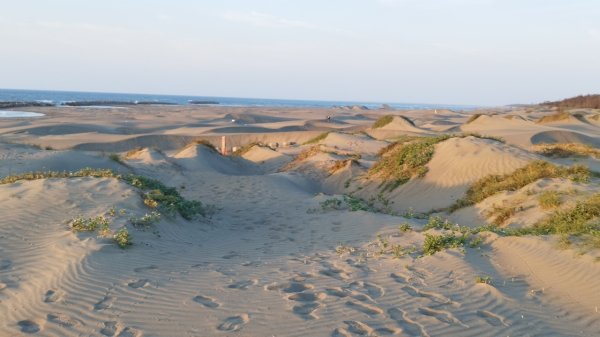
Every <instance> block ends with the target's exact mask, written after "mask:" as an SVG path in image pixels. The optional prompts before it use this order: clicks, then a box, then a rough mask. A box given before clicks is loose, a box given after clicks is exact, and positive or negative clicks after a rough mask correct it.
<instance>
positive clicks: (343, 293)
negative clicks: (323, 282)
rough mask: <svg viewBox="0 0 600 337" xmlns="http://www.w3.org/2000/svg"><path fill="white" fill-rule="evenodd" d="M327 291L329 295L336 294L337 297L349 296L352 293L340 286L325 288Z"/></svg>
mask: <svg viewBox="0 0 600 337" xmlns="http://www.w3.org/2000/svg"><path fill="white" fill-rule="evenodd" d="M325 293H327V295H331V296H335V297H340V298H343V297H348V296H349V295H350V293H349V292H348V291H346V290H344V289H342V288H340V287H335V288H325Z"/></svg>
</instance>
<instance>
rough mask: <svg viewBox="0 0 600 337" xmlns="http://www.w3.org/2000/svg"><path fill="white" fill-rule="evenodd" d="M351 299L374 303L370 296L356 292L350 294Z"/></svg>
mask: <svg viewBox="0 0 600 337" xmlns="http://www.w3.org/2000/svg"><path fill="white" fill-rule="evenodd" d="M352 298H353V299H355V300H358V301H361V302H365V303H375V300H374V299H372V298H371V296H369V295H367V294H363V293H359V292H356V291H353V292H352Z"/></svg>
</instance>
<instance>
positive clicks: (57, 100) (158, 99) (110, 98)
mask: <svg viewBox="0 0 600 337" xmlns="http://www.w3.org/2000/svg"><path fill="white" fill-rule="evenodd" d="M90 101H95V102H128V103H135V102H144V103H146V104H147V103H151V102H155V103H157V104H161V103H162V104H179V105H185V104H189V103H190V101H202V102H218V104H219V105H223V106H250V107H258V106H265V107H307V108H331V107H335V106H353V105H360V106H366V107H368V108H370V109H376V108H380V107H381V106H382V104H387V105H389V106H390V107H392V108H394V109H401V110H410V109H451V110H472V109H475V108H477V106H474V105H448V104H421V103H393V102H360V101H313V100H295V99H263V98H239V97H210V96H178V95H159V94H124V93H108V92H77V91H46V90H20V89H0V102H43V103H50V104H55V105H60V104H63V103H65V102H90Z"/></svg>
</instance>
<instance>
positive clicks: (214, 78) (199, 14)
mask: <svg viewBox="0 0 600 337" xmlns="http://www.w3.org/2000/svg"><path fill="white" fill-rule="evenodd" d="M0 88H18V89H44V90H76V91H103V92H128V93H161V94H182V95H200V96H221V97H255V98H282V99H286V98H287V99H315V100H345V101H371V102H394V103H442V104H478V105H504V104H513V103H537V102H542V101H546V100H556V99H561V98H565V97H571V96H575V95H579V94H588V93H600V1H598V0H319V1H317V0H252V1H250V0H218V1H217V0H214V1H206V0H196V1H192V0H189V1H184V0H169V1H164V0H163V1H159V0H144V1H142V0H102V1H89V0H88V1H82V0H53V1H46V0H38V1H35V0H19V1H3V4H2V5H1V6H0Z"/></svg>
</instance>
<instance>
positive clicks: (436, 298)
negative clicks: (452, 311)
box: [402, 285, 452, 304]
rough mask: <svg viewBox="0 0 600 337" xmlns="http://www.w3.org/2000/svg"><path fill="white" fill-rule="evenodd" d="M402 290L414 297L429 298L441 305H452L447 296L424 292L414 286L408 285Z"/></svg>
mask: <svg viewBox="0 0 600 337" xmlns="http://www.w3.org/2000/svg"><path fill="white" fill-rule="evenodd" d="M402 290H404V291H405V292H406V293H407V294H409V295H411V296H413V297H423V298H427V299H429V300H431V301H434V302H438V303H440V304H451V303H452V301H451V300H450V299H449V298H447V297H446V296H444V295H442V294H438V293H433V292H428V291H423V290H420V289H417V288H415V287H413V286H409V285H406V286H404V287H402Z"/></svg>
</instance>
